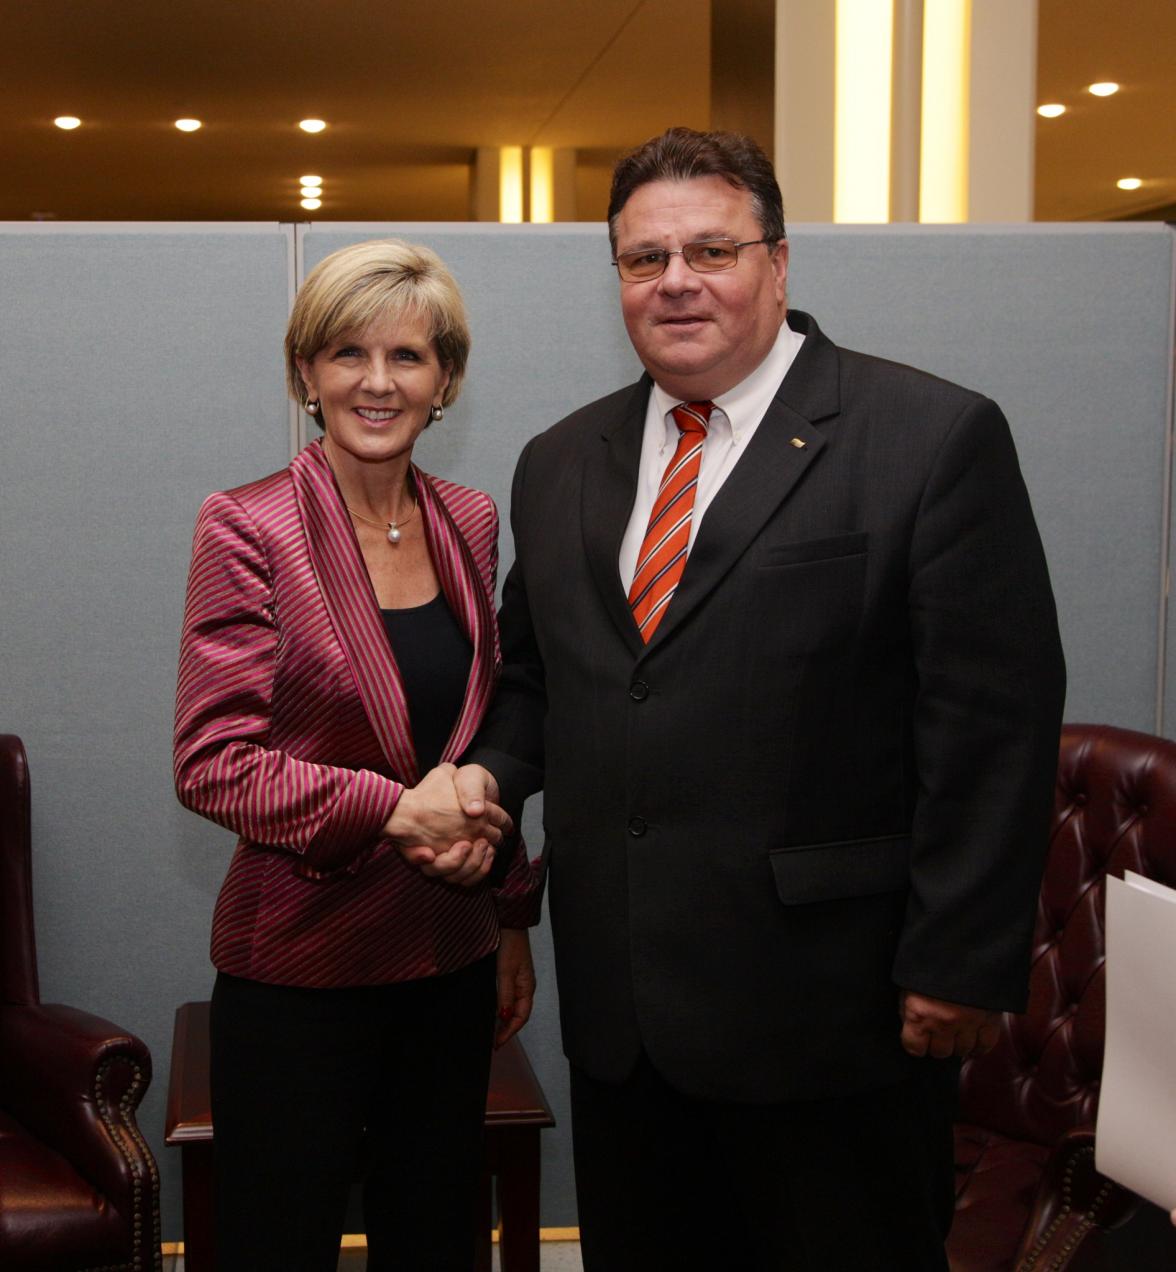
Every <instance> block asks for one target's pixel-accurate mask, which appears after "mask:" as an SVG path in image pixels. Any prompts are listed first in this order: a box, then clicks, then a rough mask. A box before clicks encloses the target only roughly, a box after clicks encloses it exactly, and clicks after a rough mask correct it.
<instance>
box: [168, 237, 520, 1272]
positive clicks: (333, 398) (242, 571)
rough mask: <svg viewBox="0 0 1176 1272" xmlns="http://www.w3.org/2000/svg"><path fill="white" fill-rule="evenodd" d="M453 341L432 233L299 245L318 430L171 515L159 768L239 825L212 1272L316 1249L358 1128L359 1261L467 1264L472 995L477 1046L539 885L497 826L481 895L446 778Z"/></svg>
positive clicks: (460, 724) (478, 537)
mask: <svg viewBox="0 0 1176 1272" xmlns="http://www.w3.org/2000/svg"><path fill="white" fill-rule="evenodd" d="M468 351H469V334H468V331H467V327H466V321H465V313H464V308H463V305H462V301H461V295H460V293H459V292H458V290H457V286H456V284H455V283H454V281H453V279H452V277H451V276H450V275H449V273H448V272H447V271H446V269H445V267H444V266H443V265H442V263H441V261H440V260H439V259H438V257H437V256H436V255H435V254H434V253H433V252H431V251H429V250H428V249H427V248H423V247H414V246H411V245H409V244H406V243H401V242H397V241H394V240H388V241H383V242H371V243H361V244H358V245H356V246H353V247H347V248H344V249H342V250H341V251H338V252H335V253H334V254H333V255H331V256H329V257H327V258H326V259H325V260H324V261H323V262H322V263H321V264H320V265H318V266H317V267H316V268H315V269H314V270H313V271H312V272H311V274H310V275H309V277H308V278H307V279H306V282H305V283H304V284H303V286H302V288H301V289H300V291H299V293H298V296H297V298H296V300H295V303H294V308H293V311H292V313H291V316H290V322H289V326H288V329H287V333H286V356H287V372H288V381H289V385H290V390H291V392H292V393H293V394H294V395H295V396H296V397H297V399H298V400H299V401H300V402H301V403H302V404H303V406H304V409H305V410H306V411H308V412H309V413H310V414H311V415H312V416H313V417H314V418H315V419H316V421H317V422H318V423H319V424H320V425H321V426H322V429H323V433H324V436H323V438H322V439H321V441H317V442H315V443H313V444H311V445H310V446H308V447H307V448H306V450H304V451H303V452H302V453H301V454H300V455H299V456H298V457H297V458H296V459H295V460H294V461H293V462H292V463H291V464H290V466H289V467H288V468H286V469H284V470H283V471H282V472H279V473H275V474H273V475H272V476H270V477H266V478H263V479H262V480H260V481H256V482H253V483H251V484H249V485H247V486H242V487H240V488H239V489H237V490H233V491H229V492H227V493H223V494H217V495H212V496H211V497H210V498H209V499H208V500H207V501H206V502H205V504H204V507H203V508H202V509H201V512H200V517H199V520H198V522H197V526H196V535H195V543H194V547H193V553H192V568H191V574H190V577H189V584H188V602H187V607H186V611H185V618H184V632H183V639H182V644H181V652H180V675H179V690H178V697H177V707H176V744H175V768H176V788H177V791H178V793H179V796H180V799H181V800H182V801H183V803H184V804H185V805H186V806H187V807H189V808H191V809H193V810H194V811H196V812H199V813H202V814H203V815H204V816H206V817H210V818H212V819H213V820H214V821H216V822H218V823H220V824H221V825H224V826H228V827H230V828H231V829H233V830H235V831H236V832H237V833H238V834H239V835H240V841H239V843H238V845H237V848H236V851H235V853H234V856H233V860H232V864H231V865H230V867H229V872H228V876H227V878H226V879H225V882H224V885H223V887H222V889H221V893H220V896H219V898H218V900H217V905H216V912H215V915H214V918H213V931H212V959H213V962H214V963H215V965H216V967H217V969H218V974H217V979H216V985H215V988H214V991H213V1000H212V1038H211V1042H212V1062H211V1063H212V1102H213V1121H214V1124H215V1127H216V1169H217V1181H216V1195H217V1203H216V1204H217V1247H218V1253H217V1258H218V1267H220V1268H221V1269H222V1270H223V1269H226V1268H227V1269H236V1268H241V1269H249V1272H255V1270H256V1269H262V1268H272V1269H274V1270H275V1272H277V1270H278V1269H280V1270H281V1272H298V1270H300V1269H305V1270H306V1272H319V1270H320V1269H321V1270H323V1272H326V1269H334V1268H335V1266H336V1262H337V1259H338V1250H339V1237H340V1235H341V1232H342V1228H343V1223H344V1213H345V1208H346V1201H347V1195H348V1190H349V1185H350V1183H351V1180H352V1178H353V1177H354V1173H355V1170H356V1151H357V1147H358V1145H359V1142H360V1139H361V1136H362V1137H363V1138H364V1141H365V1148H366V1149H367V1150H370V1151H369V1153H368V1156H369V1157H370V1169H368V1170H367V1173H366V1180H365V1187H364V1208H365V1219H366V1227H367V1234H368V1267H369V1268H371V1269H380V1268H384V1267H390V1266H393V1264H394V1265H395V1267H396V1268H398V1269H401V1268H404V1269H412V1268H426V1267H427V1268H430V1269H433V1268H438V1269H439V1268H452V1269H462V1270H463V1272H465V1270H466V1269H468V1268H469V1267H470V1266H471V1262H472V1257H473V1255H472V1251H473V1243H474V1236H475V1234H474V1229H473V1216H474V1209H475V1204H474V1203H475V1189H476V1185H477V1180H478V1175H479V1170H480V1162H481V1154H480V1140H481V1129H482V1120H483V1112H484V1108H485V1098H486V1084H487V1077H488V1070H489V1059H490V1050H491V1042H492V1039H493V1038H494V1033H495V1020H494V1017H495V1006H496V1002H497V1006H498V1015H499V1025H498V1032H497V1041H498V1043H499V1044H501V1042H503V1041H505V1039H506V1038H507V1037H509V1036H510V1035H511V1034H512V1033H514V1032H515V1031H516V1030H517V1029H518V1028H520V1027H521V1026H522V1024H523V1023H524V1022H525V1021H526V1019H527V1016H528V1015H529V1013H530V1007H531V995H532V991H533V985H534V975H533V972H532V968H531V959H530V953H529V948H528V941H527V932H526V927H527V925H529V924H531V923H534V922H535V921H536V917H537V914H536V912H537V908H538V901H539V898H538V888H537V885H536V881H535V878H534V876H533V874H532V872H531V870H530V868H529V866H528V865H527V861H526V857H525V855H524V853H523V850H522V848H521V845H516V846H515V847H514V848H513V850H512V851H511V852H510V853H509V854H508V853H507V851H506V849H504V848H500V849H499V851H500V852H502V854H503V856H504V861H503V862H500V863H499V870H497V871H496V872H495V875H496V876H497V875H499V874H501V875H502V876H503V878H502V885H501V887H498V888H492V887H491V886H490V884H489V883H488V881H487V873H488V871H489V869H490V865H491V862H492V860H493V858H494V855H495V845H499V844H500V843H501V841H502V837H503V831H504V829H505V830H508V829H509V819H508V818H507V817H506V814H505V813H503V812H502V810H501V809H498V808H497V807H495V806H494V805H488V806H487V807H486V809H485V813H484V815H483V816H482V817H480V818H477V819H472V818H467V817H466V816H465V815H464V814H463V813H462V811H461V809H460V807H459V805H458V803H457V799H456V796H455V794H454V789H453V781H452V774H453V772H454V769H453V765H452V763H451V761H453V760H454V759H455V758H456V757H457V756H459V755H460V754H461V752H462V750H463V749H464V748H465V747H466V746H467V745H468V744H469V742H470V739H471V738H472V737H473V735H474V732H475V730H476V729H477V726H478V723H479V721H480V719H481V717H482V714H483V712H484V710H485V707H486V704H487V702H488V700H489V697H490V695H491V693H492V691H493V686H494V681H495V677H496V674H497V668H498V659H499V656H498V641H497V632H496V628H495V619H494V610H493V596H494V582H495V580H494V573H495V567H496V562H497V537H498V517H497V513H496V511H495V508H494V504H493V502H492V501H491V499H490V497H489V496H488V495H485V494H482V493H481V492H479V491H475V490H468V489H465V488H463V487H461V486H456V485H454V484H453V483H451V482H447V481H442V480H440V479H438V478H435V477H430V476H428V475H427V474H425V473H423V472H421V471H420V469H418V468H416V467H415V466H414V465H413V464H412V449H413V444H414V443H415V442H416V439H417V438H418V437H419V436H420V434H421V432H422V431H423V430H424V429H425V428H426V427H428V425H429V423H430V422H431V421H436V420H440V419H441V418H442V416H443V414H444V408H445V407H446V406H448V405H449V404H450V403H451V402H453V400H454V399H455V398H456V397H457V393H458V388H459V386H460V384H461V379H462V374H463V372H464V370H465V365H466V358H467V355H468ZM507 855H509V857H510V860H509V863H507V862H506V861H505V857H506V856H507ZM504 865H505V866H506V868H505V870H504V869H503V866H504ZM500 932H501V939H500ZM496 950H497V955H496V954H495V951H496ZM496 965H497V966H496ZM496 971H497V975H496ZM496 982H497V991H496V989H495V985H496Z"/></svg>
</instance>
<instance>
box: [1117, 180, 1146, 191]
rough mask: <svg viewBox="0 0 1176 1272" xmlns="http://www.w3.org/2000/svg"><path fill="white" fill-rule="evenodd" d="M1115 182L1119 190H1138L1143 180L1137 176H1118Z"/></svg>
mask: <svg viewBox="0 0 1176 1272" xmlns="http://www.w3.org/2000/svg"><path fill="white" fill-rule="evenodd" d="M1115 184H1116V185H1117V186H1118V187H1119V189H1120V190H1138V189H1139V187H1140V186H1141V185H1143V182H1142V181H1141V180H1140V179H1139V178H1138V177H1120V178H1119V180H1118V181H1116V182H1115Z"/></svg>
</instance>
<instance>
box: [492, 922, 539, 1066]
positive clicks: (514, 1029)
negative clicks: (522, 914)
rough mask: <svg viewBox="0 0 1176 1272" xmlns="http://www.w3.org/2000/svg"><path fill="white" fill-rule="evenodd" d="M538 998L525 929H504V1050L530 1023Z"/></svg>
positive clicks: (497, 1038)
mask: <svg viewBox="0 0 1176 1272" xmlns="http://www.w3.org/2000/svg"><path fill="white" fill-rule="evenodd" d="M534 997H535V968H534V966H533V964H532V963H531V939H530V937H529V936H528V934H527V929H526V928H503V929H502V933H501V941H500V943H499V946H498V1029H497V1031H496V1033H495V1035H494V1045H495V1047H501V1046H502V1044H503V1043H504V1042H505V1041H506V1040H507V1039H508V1038H512V1037H513V1036H514V1035H515V1034H517V1033H518V1031H519V1030H520V1029H521V1028H522V1027H523V1026H524V1025H525V1024H526V1023H527V1020H528V1018H529V1017H530V1015H531V1003H532V1001H533V999H534Z"/></svg>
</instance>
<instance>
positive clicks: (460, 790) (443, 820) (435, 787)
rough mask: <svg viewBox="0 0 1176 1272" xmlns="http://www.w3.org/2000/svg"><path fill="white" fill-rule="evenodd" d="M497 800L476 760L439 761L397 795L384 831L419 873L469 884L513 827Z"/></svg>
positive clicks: (494, 786) (480, 877) (481, 872)
mask: <svg viewBox="0 0 1176 1272" xmlns="http://www.w3.org/2000/svg"><path fill="white" fill-rule="evenodd" d="M497 799H498V783H497V782H496V781H495V780H494V778H493V776H492V775H491V774H490V772H489V771H488V770H486V769H484V768H482V766H481V765H480V764H466V765H464V766H463V767H462V768H456V767H455V766H454V765H452V764H438V765H437V767H436V768H435V769H432V770H430V771H429V772H428V773H426V774H425V776H424V777H423V778H421V780H420V782H418V783H417V785H416V786H413V787H411V788H408V789H406V790H405V791H404V792H403V793H402V794H401V796H400V800H399V802H398V803H397V805H396V807H395V809H394V810H393V812H392V816H391V817H389V818H388V820H387V821H386V822H385V823H384V834H385V835H386V836H387V837H388V838H389V839H391V840H393V841H395V843H396V846H397V847H398V848H399V849H400V855H401V856H402V857H403V858H404V859H405V861H407V862H408V863H409V864H410V865H413V866H416V867H417V869H418V870H420V872H421V873H422V874H426V875H429V876H430V877H432V878H436V879H444V880H445V882H446V883H452V884H457V885H459V886H461V887H464V888H468V887H471V886H472V885H474V884H476V883H481V881H482V880H483V879H484V878H485V877H486V874H487V872H488V871H489V869H490V867H491V866H492V865H493V864H494V850H495V849H496V848H497V846H498V845H499V844H501V843H502V841H503V839H504V838H505V836H507V835H509V834H510V832H511V830H513V828H514V824H513V823H512V821H511V819H510V817H509V816H508V814H507V813H506V812H505V810H503V809H502V808H500V807H499V805H498V804H497V803H496V802H495V801H497Z"/></svg>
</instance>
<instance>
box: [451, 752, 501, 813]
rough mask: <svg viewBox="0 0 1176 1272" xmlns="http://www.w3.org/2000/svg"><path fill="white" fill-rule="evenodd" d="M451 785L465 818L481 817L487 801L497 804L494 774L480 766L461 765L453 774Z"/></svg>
mask: <svg viewBox="0 0 1176 1272" xmlns="http://www.w3.org/2000/svg"><path fill="white" fill-rule="evenodd" d="M453 785H454V787H455V788H456V790H457V801H458V803H459V804H460V805H461V806H462V809H463V810H464V811H465V814H466V816H467V817H481V816H482V813H483V811H484V810H485V807H486V803H487V801H492V802H493V803H497V802H498V783H497V781H495V778H494V774H493V773H491V772H490V770H489V769H485V768H483V767H482V766H481V765H480V764H463V765H462V766H461V768H459V769H457V770H456V771H455V773H454V778H453Z"/></svg>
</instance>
